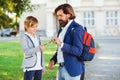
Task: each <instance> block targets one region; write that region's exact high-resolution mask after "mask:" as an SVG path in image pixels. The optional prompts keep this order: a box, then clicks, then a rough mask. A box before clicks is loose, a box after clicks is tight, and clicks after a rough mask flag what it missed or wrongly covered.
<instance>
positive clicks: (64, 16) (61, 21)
mask: <svg viewBox="0 0 120 80" xmlns="http://www.w3.org/2000/svg"><path fill="white" fill-rule="evenodd" d="M56 15H57V19H58V21H59V24H60V27H65V25H66V24H67V23H68V21H69V14H64V13H63V10H58V11H57V13H56Z"/></svg>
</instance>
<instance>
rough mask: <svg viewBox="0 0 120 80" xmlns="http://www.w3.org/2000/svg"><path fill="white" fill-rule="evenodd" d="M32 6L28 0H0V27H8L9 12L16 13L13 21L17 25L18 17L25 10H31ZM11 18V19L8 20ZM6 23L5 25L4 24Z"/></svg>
mask: <svg viewBox="0 0 120 80" xmlns="http://www.w3.org/2000/svg"><path fill="white" fill-rule="evenodd" d="M32 9H33V6H32V5H30V0H1V1H0V28H1V27H4V28H6V27H10V26H9V25H10V23H11V22H12V21H13V20H11V19H12V18H10V17H9V16H8V15H9V13H11V14H12V13H16V16H15V17H16V21H15V23H16V24H17V27H19V26H18V18H19V17H20V15H21V14H22V13H23V12H25V11H32ZM8 20H11V21H8ZM6 23H7V26H6Z"/></svg>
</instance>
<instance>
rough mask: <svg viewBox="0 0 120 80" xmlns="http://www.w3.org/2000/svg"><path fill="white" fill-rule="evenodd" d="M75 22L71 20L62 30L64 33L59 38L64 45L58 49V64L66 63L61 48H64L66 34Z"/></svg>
mask: <svg viewBox="0 0 120 80" xmlns="http://www.w3.org/2000/svg"><path fill="white" fill-rule="evenodd" d="M72 21H73V20H70V21H69V22H68V24H67V25H66V26H65V27H63V28H62V31H61V32H60V34H59V36H58V39H59V40H60V41H61V42H62V45H61V46H59V47H58V53H57V62H58V63H63V62H64V59H63V52H62V50H61V48H62V47H63V45H64V43H63V40H64V37H65V33H66V31H67V29H68V27H69V25H70V24H71V22H72Z"/></svg>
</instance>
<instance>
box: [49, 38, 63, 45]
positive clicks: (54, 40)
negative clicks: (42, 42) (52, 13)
mask: <svg viewBox="0 0 120 80" xmlns="http://www.w3.org/2000/svg"><path fill="white" fill-rule="evenodd" d="M51 41H52V42H53V43H55V44H57V45H58V46H61V44H62V42H61V41H60V40H59V39H58V38H56V37H53V38H52V39H51Z"/></svg>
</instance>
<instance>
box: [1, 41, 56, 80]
mask: <svg viewBox="0 0 120 80" xmlns="http://www.w3.org/2000/svg"><path fill="white" fill-rule="evenodd" d="M46 42H48V41H42V43H46ZM55 50H56V45H54V44H52V43H51V44H49V45H47V46H46V47H45V50H44V57H45V65H46V74H44V75H43V79H42V80H52V79H53V78H54V77H55V76H56V73H57V67H58V66H55V68H54V70H52V71H51V70H49V69H48V62H49V60H50V58H51V57H52V55H53V54H54V52H55ZM22 58H23V52H22V49H21V45H20V42H19V41H9V42H0V80H23V71H22V68H21V63H22Z"/></svg>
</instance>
